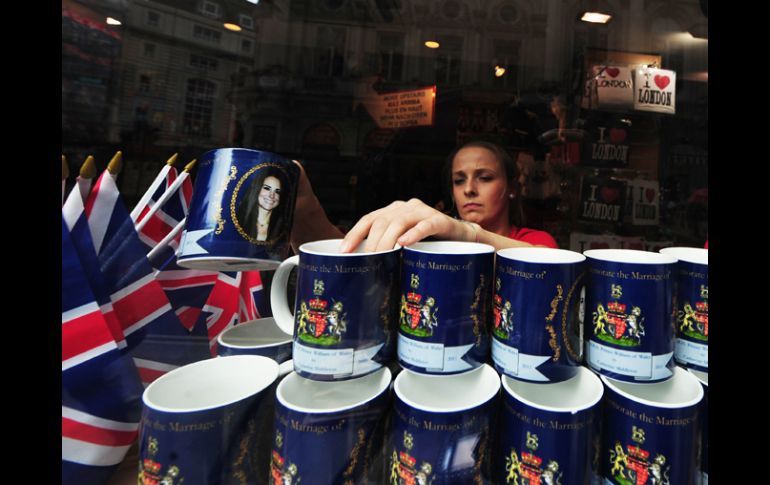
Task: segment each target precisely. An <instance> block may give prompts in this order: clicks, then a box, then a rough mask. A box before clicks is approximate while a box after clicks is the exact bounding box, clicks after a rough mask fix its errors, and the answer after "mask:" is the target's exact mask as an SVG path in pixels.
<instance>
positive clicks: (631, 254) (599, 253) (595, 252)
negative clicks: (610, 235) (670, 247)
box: [583, 249, 677, 264]
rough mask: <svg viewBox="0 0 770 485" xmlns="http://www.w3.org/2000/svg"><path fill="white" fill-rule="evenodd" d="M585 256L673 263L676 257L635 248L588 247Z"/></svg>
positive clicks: (619, 261)
mask: <svg viewBox="0 0 770 485" xmlns="http://www.w3.org/2000/svg"><path fill="white" fill-rule="evenodd" d="M583 255H584V256H585V257H587V258H593V259H598V260H600V261H609V262H611V263H630V264H674V263H676V261H677V259H676V258H674V257H673V256H669V255H667V254H661V253H653V252H650V251H637V250H635V249H589V250H588V251H583Z"/></svg>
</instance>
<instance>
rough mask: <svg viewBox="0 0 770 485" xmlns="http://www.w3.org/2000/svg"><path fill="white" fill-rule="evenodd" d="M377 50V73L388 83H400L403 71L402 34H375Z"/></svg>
mask: <svg viewBox="0 0 770 485" xmlns="http://www.w3.org/2000/svg"><path fill="white" fill-rule="evenodd" d="M377 50H378V54H377V55H378V56H379V66H378V67H379V69H378V70H377V73H378V74H379V75H380V76H381V77H382V78H383V79H386V80H388V81H401V79H402V77H403V71H404V34H403V33H401V32H377Z"/></svg>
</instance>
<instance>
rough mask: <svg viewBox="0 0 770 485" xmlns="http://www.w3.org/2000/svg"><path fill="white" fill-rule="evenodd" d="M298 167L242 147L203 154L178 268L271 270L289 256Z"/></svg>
mask: <svg viewBox="0 0 770 485" xmlns="http://www.w3.org/2000/svg"><path fill="white" fill-rule="evenodd" d="M299 176H300V169H299V167H297V166H296V165H295V164H294V163H293V162H292V161H291V160H289V159H288V158H284V157H282V156H280V155H277V154H275V153H270V152H263V151H258V150H247V149H243V148H220V149H217V150H211V151H208V152H206V153H205V154H203V155H202V156H201V157H200V159H199V160H198V174H197V175H196V177H195V184H194V186H193V195H192V201H191V202H190V212H189V214H187V220H186V222H185V229H184V233H183V235H182V240H181V243H180V252H179V256H178V257H177V264H179V265H180V266H184V267H186V268H193V269H203V270H211V271H248V270H271V269H275V268H276V267H277V266H278V265H279V264H280V262H281V261H283V260H284V259H285V258H286V257H287V256H288V254H289V249H290V244H289V237H290V235H291V227H292V221H293V216H294V204H295V201H296V197H297V186H298V183H299Z"/></svg>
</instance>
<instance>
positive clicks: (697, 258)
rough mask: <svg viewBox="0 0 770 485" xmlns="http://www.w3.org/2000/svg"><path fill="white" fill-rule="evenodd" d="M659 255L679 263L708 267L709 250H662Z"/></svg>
mask: <svg viewBox="0 0 770 485" xmlns="http://www.w3.org/2000/svg"><path fill="white" fill-rule="evenodd" d="M659 252H660V253H661V254H666V255H668V256H673V257H675V258H676V259H678V260H680V261H686V262H688V263H694V264H703V265H706V266H708V265H709V250H708V249H704V248H684V247H675V248H663V249H661V250H660V251H659Z"/></svg>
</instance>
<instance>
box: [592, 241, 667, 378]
mask: <svg viewBox="0 0 770 485" xmlns="http://www.w3.org/2000/svg"><path fill="white" fill-rule="evenodd" d="M583 254H584V255H585V256H586V258H587V263H588V283H587V287H586V307H585V320H586V322H585V325H586V327H587V334H588V343H587V348H586V361H587V363H588V365H589V367H591V368H592V369H593V370H595V371H597V372H598V373H600V374H602V375H605V376H607V377H610V378H613V379H617V380H621V381H627V382H646V383H652V382H659V381H663V380H666V379H670V378H671V375H672V371H673V369H674V367H675V366H676V365H675V363H674V359H673V356H674V311H673V298H674V281H675V279H676V264H677V260H676V258H674V257H672V256H668V255H665V254H659V253H652V252H646V251H634V250H629V249H594V250H590V251H585V252H584V253H583Z"/></svg>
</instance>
